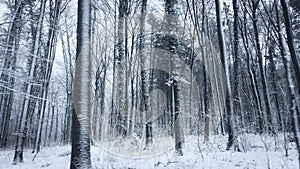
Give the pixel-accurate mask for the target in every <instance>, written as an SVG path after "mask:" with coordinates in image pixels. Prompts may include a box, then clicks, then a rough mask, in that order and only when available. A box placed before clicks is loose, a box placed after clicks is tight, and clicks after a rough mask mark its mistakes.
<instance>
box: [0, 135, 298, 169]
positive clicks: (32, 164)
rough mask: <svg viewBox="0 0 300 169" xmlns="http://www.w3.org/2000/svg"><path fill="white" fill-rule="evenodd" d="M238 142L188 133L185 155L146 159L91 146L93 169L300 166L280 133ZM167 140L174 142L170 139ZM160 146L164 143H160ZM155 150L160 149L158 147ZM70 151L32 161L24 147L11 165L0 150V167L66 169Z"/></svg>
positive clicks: (51, 151) (8, 153)
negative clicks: (236, 146)
mask: <svg viewBox="0 0 300 169" xmlns="http://www.w3.org/2000/svg"><path fill="white" fill-rule="evenodd" d="M165 141H166V140H165ZM239 141H240V148H241V149H242V150H243V151H242V152H234V151H225V146H226V136H219V135H218V136H212V137H211V138H210V141H209V142H207V143H203V139H202V138H199V139H198V137H197V136H189V137H186V139H185V146H184V156H177V155H175V153H174V150H171V151H168V152H165V153H162V154H160V155H155V156H153V157H148V158H130V157H128V156H127V157H124V156H120V155H116V154H114V153H110V152H108V151H107V150H103V149H102V148H101V147H99V146H92V147H91V155H92V165H93V168H95V169H129V168H130V169H139V168H141V169H142V168H143V169H148V168H154V169H156V168H161V169H165V168H170V169H171V168H172V169H181V168H182V169H183V168H184V169H198V168H199V169H202V168H203V169H209V168H212V169H214V168H224V169H229V168H230V169H232V168H248V169H255V168H257V169H266V168H271V169H276V168H278V169H296V168H299V166H298V160H297V157H298V155H297V152H296V146H295V143H294V142H289V141H288V139H287V140H286V141H287V144H285V139H284V137H283V134H281V135H277V136H258V135H252V134H247V135H241V136H240V138H239ZM169 142H173V140H172V138H170V140H169ZM198 143H199V144H198ZM114 145H116V144H114ZM198 145H200V146H198ZM122 146H124V145H122ZM161 146H164V145H162V144H161ZM113 148H118V147H113ZM285 148H287V150H288V156H286V155H285ZM157 149H160V148H159V147H157ZM70 154H71V146H55V147H49V148H43V149H42V150H41V152H40V153H39V154H38V155H37V156H36V157H35V159H34V161H32V159H33V157H34V154H32V153H31V150H26V151H25V153H24V163H20V164H17V165H13V164H12V159H13V155H14V150H12V149H10V150H8V149H7V150H3V149H2V150H1V151H0V164H1V165H0V168H1V169H17V168H18V169H19V168H20V169H21V168H22V169H25V168H26V169H27V168H28V169H34V168H46V169H64V168H66V169H68V168H69V167H70V156H71V155H70Z"/></svg>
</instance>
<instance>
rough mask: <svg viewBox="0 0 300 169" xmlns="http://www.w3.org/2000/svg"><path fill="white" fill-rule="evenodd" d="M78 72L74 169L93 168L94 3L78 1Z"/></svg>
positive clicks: (72, 167) (75, 101) (73, 136)
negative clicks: (92, 61) (92, 42)
mask: <svg viewBox="0 0 300 169" xmlns="http://www.w3.org/2000/svg"><path fill="white" fill-rule="evenodd" d="M77 17H78V22H77V48H76V69H75V79H74V86H73V91H74V92H73V102H74V106H73V111H72V113H73V114H72V152H71V169H77V168H78V169H83V168H91V167H92V165H91V157H90V156H91V155H90V133H91V132H90V119H91V117H90V116H91V115H90V111H91V93H90V87H91V71H92V69H91V66H92V64H91V60H92V59H91V55H90V54H91V53H90V42H91V1H90V0H79V1H78V15H77Z"/></svg>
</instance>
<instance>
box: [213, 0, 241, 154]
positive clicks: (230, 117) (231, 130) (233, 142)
mask: <svg viewBox="0 0 300 169" xmlns="http://www.w3.org/2000/svg"><path fill="white" fill-rule="evenodd" d="M215 5H216V15H217V29H218V37H219V46H220V53H221V62H222V65H223V67H224V69H225V76H226V93H227V95H226V115H227V121H226V122H227V127H228V143H227V148H226V149H227V150H229V149H230V148H231V147H232V146H234V150H235V151H240V150H239V147H238V143H237V133H236V131H235V120H234V113H233V103H232V93H231V85H230V77H229V67H228V63H227V53H226V47H225V37H224V33H223V26H222V14H221V11H222V10H221V6H220V1H219V0H215Z"/></svg>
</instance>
